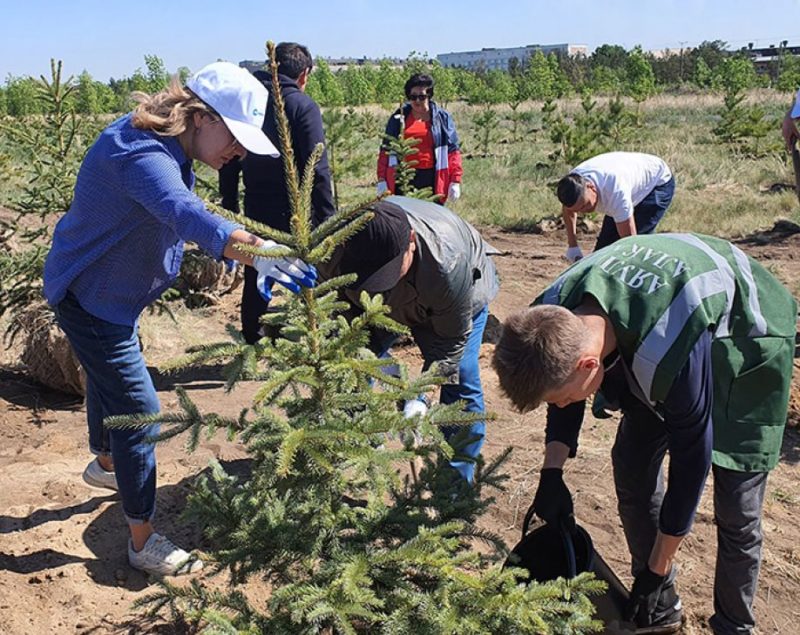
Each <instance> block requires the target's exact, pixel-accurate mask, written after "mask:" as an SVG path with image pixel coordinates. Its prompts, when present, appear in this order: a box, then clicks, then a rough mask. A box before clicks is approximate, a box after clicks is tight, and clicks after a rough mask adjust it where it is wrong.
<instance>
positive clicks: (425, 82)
mask: <svg viewBox="0 0 800 635" xmlns="http://www.w3.org/2000/svg"><path fill="white" fill-rule="evenodd" d="M415 86H422V87H423V88H426V89H427V93H428V97H433V77H431V76H430V75H427V74H426V73H414V74H413V75H412V76H411V77H409V78H408V81H407V82H406V85H405V86H404V87H403V90H405V91H406V97H411V89H412V88H414V87H415Z"/></svg>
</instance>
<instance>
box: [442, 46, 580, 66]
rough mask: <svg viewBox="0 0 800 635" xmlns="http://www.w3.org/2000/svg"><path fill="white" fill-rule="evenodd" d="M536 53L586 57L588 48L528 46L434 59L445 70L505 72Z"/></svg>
mask: <svg viewBox="0 0 800 635" xmlns="http://www.w3.org/2000/svg"><path fill="white" fill-rule="evenodd" d="M536 51H541V52H542V53H544V54H545V55H549V54H550V53H556V54H557V55H569V56H577V55H584V56H586V55H588V54H589V48H588V47H587V46H586V45H585V44H529V45H527V46H516V47H513V48H484V49H481V50H480V51H463V52H460V53H441V54H440V55H437V56H436V59H437V60H439V63H440V64H441V65H442V66H444V67H446V68H456V67H458V68H466V69H469V70H476V69H485V70H487V71H490V70H495V69H498V70H502V71H507V70H508V67H509V64H510V63H511V60H512V59H516V60H517V62H519V63H520V64H523V63H524V62H526V61H527V59H528V58H529V57H530V56H531V55H533V54H534V53H535V52H536Z"/></svg>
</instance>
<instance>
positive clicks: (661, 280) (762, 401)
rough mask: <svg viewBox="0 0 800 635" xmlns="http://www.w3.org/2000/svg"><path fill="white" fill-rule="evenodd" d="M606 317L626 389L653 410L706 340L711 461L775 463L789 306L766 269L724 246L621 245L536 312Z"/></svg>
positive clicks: (692, 239) (580, 267) (792, 310)
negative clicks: (595, 305)
mask: <svg viewBox="0 0 800 635" xmlns="http://www.w3.org/2000/svg"><path fill="white" fill-rule="evenodd" d="M587 294H588V295H591V296H593V297H594V298H595V299H596V300H597V301H598V302H599V304H600V306H601V307H602V308H603V310H604V311H605V312H606V314H608V316H609V318H610V319H611V323H612V325H613V328H614V333H615V335H616V338H617V346H618V350H619V352H620V354H621V356H622V359H623V361H624V362H625V363H626V365H627V368H628V369H629V371H630V372H629V379H631V380H632V382H633V383H634V384H636V385H632V386H631V390H632V391H633V392H634V394H636V395H637V396H638V397H639V398H640V399H643V400H645V401H647V402H648V403H649V404H650V405H652V406H654V407H657V404H658V403H659V402H660V401H663V400H664V399H665V398H666V396H667V394H668V392H669V389H670V387H671V385H672V382H673V380H674V378H675V377H676V376H677V374H678V373H679V371H680V370H681V368H682V367H683V365H684V363H685V362H686V360H687V359H688V356H689V353H690V351H691V350H692V347H693V346H694V344H695V342H696V341H697V339H698V338H699V336H700V335H701V334H702V333H703V332H704V331H705V330H707V329H711V330H712V331H713V334H714V335H713V343H712V347H711V354H712V368H713V375H714V409H713V424H714V452H713V461H714V463H716V464H717V465H720V466H722V467H725V468H729V469H733V470H739V471H746V472H763V471H767V470H770V469H772V468H773V467H774V466H775V465H776V463H777V462H778V458H779V456H780V448H781V441H782V438H783V429H784V426H785V424H786V413H787V408H788V401H789V388H790V383H791V378H792V361H793V357H794V347H795V331H796V320H797V306H796V303H795V301H794V298H792V296H791V294H790V293H789V292H788V290H787V289H786V288H785V287H784V286H783V285H781V284H780V283H779V282H778V281H777V280H776V279H775V278H774V277H773V276H772V275H771V274H770V273H769V272H768V271H767V270H766V269H764V268H763V267H762V266H761V265H759V264H758V263H757V262H756V261H754V260H752V259H751V258H749V257H748V256H747V255H746V254H745V253H744V252H742V251H741V250H740V249H739V248H737V247H735V246H734V245H732V244H730V243H729V242H727V241H725V240H721V239H719V238H713V237H711V236H703V235H699V234H650V235H639V236H630V237H628V238H625V239H623V240H619V241H617V242H615V243H614V244H613V245H610V246H608V247H606V248H605V249H601V250H599V251H597V252H595V253H593V254H591V255H590V256H588V257H587V258H584V259H583V260H579V261H578V262H577V263H576V264H575V265H573V266H572V267H570V268H569V269H567V270H566V271H565V272H564V273H563V274H562V275H561V276H560V277H559V278H558V279H557V280H556V281H555V282H554V283H553V284H552V285H551V286H550V287H548V288H547V289H545V291H544V292H543V293H542V295H540V296H539V297H538V298H537V299H536V301H535V303H536V304H539V303H544V304H559V305H561V306H563V307H565V308H568V309H574V308H576V307H577V306H578V305H580V304H581V302H582V301H583V297H584V295H587Z"/></svg>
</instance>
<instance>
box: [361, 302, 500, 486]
mask: <svg viewBox="0 0 800 635" xmlns="http://www.w3.org/2000/svg"><path fill="white" fill-rule="evenodd" d="M488 317H489V307H488V306H484V307H483V308H482V309H481V310H480V311H478V312H477V313H476V314H475V315H473V316H472V331H471V332H470V334H469V338H468V339H467V344H466V346H465V347H464V355H463V356H462V357H461V362H460V363H459V365H458V372H459V383H457V384H448V385H444V386H442V388H441V393H440V396H439V401H440V403H443V404H450V403H455V402H456V401H459V400H463V401H465V402H466V406H465V408H464V410H465V411H466V412H485V411H486V406H485V405H484V402H483V386H482V385H481V374H480V365H479V363H478V356H479V354H480V351H481V342H482V341H483V331H484V329H485V328H486V319H487V318H488ZM395 339H396V338H395V337H389V338H387V339H386V340H384V341H383V342H381V343H380V345H379V347H378V348H379V349H380V350H376V354H378V356H379V357H382V356H384V355H385V354H386V353H387V352H388V350H389V348H390V347H391V345H392V343H393V342H394V340H395ZM373 350H375V349H373ZM389 368H390V367H389ZM389 368H387V372H391V370H390V369H389ZM462 428H463V426H445V427H444V428H442V432H443V433H444V436H445V438H446V439H448V440H449V439H450V438H452V437H453V436H454V435H455V434H456V433H458V432H459V431H460V430H461V429H462ZM469 434H470V437H471V438H473V439H474V440H473V441H471V442H470V443H469V444H467V445H466V446H464V447H463V448H461V449H460V453H461V454H464V455H466V456H469V457H472V458H477V457H478V455H479V454H480V452H481V446H483V440H484V437H485V436H486V423H485V422H484V421H476V422H475V423H473V424H472V425H471V426H470V428H469ZM450 465H452V466H453V468H455V469H456V470H457V471H458V473H459V474H461V476H462V477H463V478H464V479H465V480H466V481H467V482H469V483H472V481H473V480H474V479H475V463H473V462H471V461H452V462H451V463H450Z"/></svg>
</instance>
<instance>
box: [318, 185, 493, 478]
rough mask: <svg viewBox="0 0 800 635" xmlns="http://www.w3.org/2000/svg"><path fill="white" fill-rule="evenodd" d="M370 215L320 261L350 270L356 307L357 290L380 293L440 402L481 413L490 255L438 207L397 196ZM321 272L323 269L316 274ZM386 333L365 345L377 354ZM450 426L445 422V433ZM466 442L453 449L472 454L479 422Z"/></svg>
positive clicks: (389, 337) (464, 472)
mask: <svg viewBox="0 0 800 635" xmlns="http://www.w3.org/2000/svg"><path fill="white" fill-rule="evenodd" d="M372 211H373V212H374V214H375V216H374V218H373V219H372V220H371V221H370V222H369V223H368V224H367V225H366V226H365V227H364V229H362V230H361V231H360V232H358V233H357V234H355V235H354V236H352V237H351V238H350V239H349V240H348V241H347V242H346V243H345V244H344V246H343V247H342V248H341V249H340V250H338V252H337V254H336V255H335V256H334V258H333V260H332V262H331V263H330V264H329V265H328V267H327V269H328V274H329V277H330V276H333V275H342V274H347V273H355V274H356V275H357V276H358V278H357V279H356V281H355V282H354V283H353V284H352V285H351V286H350V287H349V288H348V289H347V290H346V292H345V296H346V297H347V298H348V300H350V302H351V303H353V304H354V306H356V303H357V301H358V297H359V296H360V294H361V292H362V291H367V292H368V293H370V294H377V293H381V294H383V297H384V302H385V303H386V304H387V305H388V306H389V307H390V308H391V312H390V314H389V315H390V317H391V318H392V319H394V320H396V321H397V322H400V323H401V324H404V325H406V326H408V327H409V328H410V329H411V334H412V336H413V338H414V341H415V342H416V343H417V345H418V346H419V349H420V352H421V353H422V356H423V358H424V365H423V371H424V370H428V369H429V368H431V367H432V366H433V365H434V364H436V365H437V372H438V374H439V375H441V376H443V377H445V378H446V383H445V384H444V385H442V388H441V394H440V402H441V403H444V404H448V403H454V402H456V401H459V400H464V401H465V402H466V407H465V410H466V411H467V412H484V411H485V406H484V401H483V387H482V386H481V378H480V368H479V365H478V354H479V352H480V345H481V341H482V339H483V330H484V328H485V326H486V319H487V317H488V315H489V306H488V305H489V302H490V301H491V300H492V299H493V298H494V297H495V296H496V295H497V292H498V287H499V283H498V280H497V272H496V270H495V266H494V263H493V262H492V259H491V257H490V255H491V254H493V253H498V252H497V251H495V250H494V249H493V248H492V247H491V246H489V245H488V244H487V243H486V242H485V241H484V240H483V238H481V235H480V234H479V233H478V231H477V230H476V229H475V228H474V227H473V226H472V225H470V224H469V223H467V222H466V221H464V220H462V219H461V218H460V217H458V216H457V215H456V214H454V213H453V212H451V211H450V210H448V209H447V208H443V207H442V206H441V205H437V204H435V203H429V202H426V201H421V200H418V199H413V198H407V197H404V196H389V197H387V198H385V199H383V200H380V201H378V202H377V203H375V204H374V205H373V206H372ZM322 274H323V275H325V272H322ZM395 339H396V336H395V335H394V334H389V333H386V332H378V333H373V337H372V341H371V343H370V348H371V349H372V350H373V352H375V354H377V355H379V356H380V355H385V354H387V353H388V350H389V348H390V347H391V345H392V343H393V342H394V340H395ZM428 406H429V404H428V403H427V398H426V397H425V396H422V397H419V398H418V399H415V400H412V401H409V402H407V403H406V404H405V408H404V412H405V414H406V415H407V416H413V415H415V414H424V413H425V412H426V411H427V409H428ZM457 430H458V427H454V428H450V429H448V428H446V429H445V430H444V432H445V436H446V437H447V438H448V439H449V438H451V437H452V436H453V435H454V434H455V433H456V432H457ZM470 433H471V434H470V439H471V440H470V442H469V443H468V444H467V445H466V446H465V447H463V448H461V453H462V454H463V455H465V457H470V458H471V459H474V458H476V457H477V456H478V455H479V454H480V449H481V446H482V445H483V439H484V435H485V423H484V422H483V421H480V422H476V423H474V424H472V426H471V428H470ZM452 465H453V467H454V468H455V469H456V470H457V471H458V472H459V473H460V474H461V476H462V477H463V478H464V479H465V480H467V481H468V482H472V481H473V479H474V473H475V463H474V461H472V460H469V459H465V460H454V461H453V462H452Z"/></svg>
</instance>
